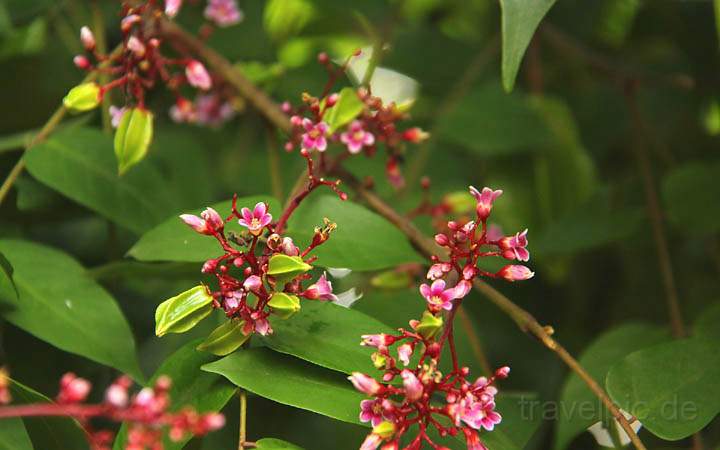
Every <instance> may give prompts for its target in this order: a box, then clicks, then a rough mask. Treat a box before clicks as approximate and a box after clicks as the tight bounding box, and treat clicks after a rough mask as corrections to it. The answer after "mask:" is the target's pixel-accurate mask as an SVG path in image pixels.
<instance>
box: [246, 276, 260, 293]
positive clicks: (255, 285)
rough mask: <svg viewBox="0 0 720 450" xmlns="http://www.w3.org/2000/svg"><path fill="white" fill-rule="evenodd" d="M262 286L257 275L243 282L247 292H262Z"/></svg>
mask: <svg viewBox="0 0 720 450" xmlns="http://www.w3.org/2000/svg"><path fill="white" fill-rule="evenodd" d="M261 286H262V280H261V279H260V277H259V276H257V275H251V276H249V277H247V278H246V279H245V281H244V282H243V288H245V290H246V291H250V292H257V291H258V290H260V287H261Z"/></svg>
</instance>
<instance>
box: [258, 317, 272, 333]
mask: <svg viewBox="0 0 720 450" xmlns="http://www.w3.org/2000/svg"><path fill="white" fill-rule="evenodd" d="M255 331H257V332H258V333H260V334H261V335H262V336H267V335H268V334H270V333H272V328H270V322H268V320H267V318H265V317H262V318H259V319H257V320H255Z"/></svg>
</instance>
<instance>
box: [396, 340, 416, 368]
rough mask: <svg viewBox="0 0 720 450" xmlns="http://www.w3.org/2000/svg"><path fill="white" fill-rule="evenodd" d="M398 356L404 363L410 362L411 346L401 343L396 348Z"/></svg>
mask: <svg viewBox="0 0 720 450" xmlns="http://www.w3.org/2000/svg"><path fill="white" fill-rule="evenodd" d="M397 352H398V358H399V359H400V361H402V363H403V364H404V365H406V366H407V365H408V364H410V356H412V353H413V348H412V345H410V344H403V345H401V346H400V347H398V349H397Z"/></svg>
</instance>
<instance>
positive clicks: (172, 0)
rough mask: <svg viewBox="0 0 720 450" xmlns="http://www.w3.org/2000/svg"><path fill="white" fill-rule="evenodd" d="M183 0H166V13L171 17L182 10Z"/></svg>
mask: <svg viewBox="0 0 720 450" xmlns="http://www.w3.org/2000/svg"><path fill="white" fill-rule="evenodd" d="M181 6H182V0H165V15H166V16H168V17H170V18H171V19H172V18H173V17H175V16H176V15H177V13H178V11H180V7H181Z"/></svg>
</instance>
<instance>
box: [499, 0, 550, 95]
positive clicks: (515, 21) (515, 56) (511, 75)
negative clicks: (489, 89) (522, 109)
mask: <svg viewBox="0 0 720 450" xmlns="http://www.w3.org/2000/svg"><path fill="white" fill-rule="evenodd" d="M553 4H555V0H534V1H532V2H529V3H528V2H524V1H523V0H500V6H501V8H502V78H503V86H504V87H505V90H506V91H508V92H509V91H511V90H512V89H513V86H515V78H516V77H517V73H518V70H519V69H520V63H521V62H522V59H523V55H525V50H527V47H528V45H529V44H530V40H531V39H532V37H533V34H535V29H536V28H537V27H538V25H539V24H540V21H541V20H542V19H543V17H545V14H547V12H548V11H549V10H550V8H551V7H552V6H553Z"/></svg>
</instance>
